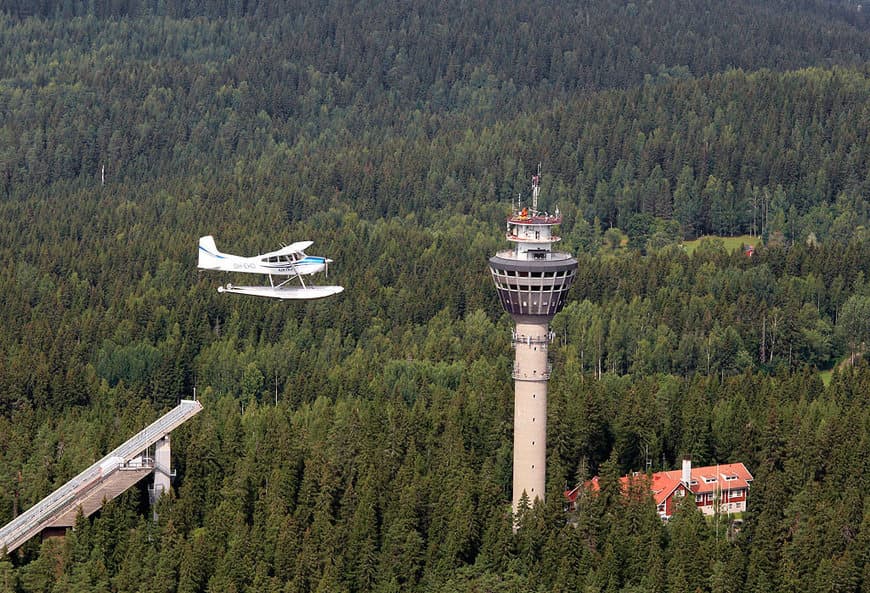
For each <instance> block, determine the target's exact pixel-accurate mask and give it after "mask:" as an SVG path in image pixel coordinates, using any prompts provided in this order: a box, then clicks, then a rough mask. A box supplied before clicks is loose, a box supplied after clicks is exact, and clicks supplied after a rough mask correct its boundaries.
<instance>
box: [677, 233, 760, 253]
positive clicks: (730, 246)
mask: <svg viewBox="0 0 870 593" xmlns="http://www.w3.org/2000/svg"><path fill="white" fill-rule="evenodd" d="M704 239H719V240H720V241H722V244H723V245H724V246H725V249H726V250H728V251H734V250H735V249H740V246H741V245H758V244H759V243H760V242H761V238H760V237H753V236H752V235H740V236H739V237H719V236H716V235H705V236H703V237H699V238H697V239H695V240H694V241H683V249H685V250H686V253H688V254H689V255H691V254H692V253H693V252H694V251H695V249H697V248H698V245H700V244H701V241H703V240H704Z"/></svg>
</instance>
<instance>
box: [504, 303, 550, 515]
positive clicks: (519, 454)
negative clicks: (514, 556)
mask: <svg viewBox="0 0 870 593" xmlns="http://www.w3.org/2000/svg"><path fill="white" fill-rule="evenodd" d="M548 321H549V318H547V317H543V318H534V317H528V318H525V319H518V320H517V323H516V331H515V333H514V371H513V378H514V475H513V510H514V513H515V514H516V512H517V509H518V508H519V505H520V499H521V498H522V496H523V493H525V494H526V496H527V498H528V501H529V503H530V504H531V503H533V502H534V500H535V498H540V499H542V500H543V498H544V490H545V486H546V467H547V379H548V378H549V376H550V367H549V363H548V361H547V345H548V343H549V340H548V334H549V326H548Z"/></svg>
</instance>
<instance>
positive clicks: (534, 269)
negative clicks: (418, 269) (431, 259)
mask: <svg viewBox="0 0 870 593" xmlns="http://www.w3.org/2000/svg"><path fill="white" fill-rule="evenodd" d="M540 181H541V174H540V166H539V167H538V174H537V175H535V176H534V177H532V207H531V209H529V208H522V207H521V204H520V203H519V202H518V203H517V205H516V208H512V213H511V215H510V216H509V217H508V219H507V237H506V238H507V240H508V241H510V242H511V243H513V249H511V250H509V251H502V252H499V253H497V254H496V255H495V256H494V257H492V258H490V260H489V268H490V270H491V271H492V279H493V281H494V282H495V287H496V289H497V290H498V296H499V299H500V300H501V304H502V306H503V307H504V308H505V310H506V311H507V312H508V313H510V314H511V317H513V319H514V322H515V323H516V327H515V329H514V331H513V340H512V341H513V347H514V351H515V352H514V367H513V378H514V476H513V512H514V515H515V516H516V513H517V509H518V508H519V502H520V499H521V498H522V495H523V492H525V493H526V495H527V496H528V499H529V502H530V503H533V502H534V500H535V499H536V498H540V499H541V500H543V499H544V488H545V485H546V463H547V380H548V379H549V378H550V364H549V363H548V361H547V351H548V347H549V344H550V341H551V339H552V334H551V332H550V320H552V319H553V316H554V315H555V314H556V313H558V312H559V311H561V309H562V307H563V306H564V305H565V299H566V297H567V295H568V289H569V288H570V287H571V284H572V283H573V282H574V278H575V277H576V275H577V260H576V259H574V258H573V257H572V256H571V254H569V253H560V252H557V251H552V249H551V248H552V245H553V243H556V242H557V241H559V240H560V238H559V237H557V236H556V235H554V234H553V232H552V230H553V227H554V226H555V225H557V224H559V223H560V222H562V217H561V216H560V215H559V211H558V209H557V210H556V213H555V214H549V213H542V212H539V211H538V194H539V192H540V189H541V186H540Z"/></svg>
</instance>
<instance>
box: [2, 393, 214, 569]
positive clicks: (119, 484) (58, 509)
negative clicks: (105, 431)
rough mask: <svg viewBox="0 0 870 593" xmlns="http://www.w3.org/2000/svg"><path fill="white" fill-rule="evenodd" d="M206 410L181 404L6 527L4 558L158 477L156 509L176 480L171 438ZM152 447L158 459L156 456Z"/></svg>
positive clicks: (153, 495) (196, 404)
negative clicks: (30, 540) (172, 463)
mask: <svg viewBox="0 0 870 593" xmlns="http://www.w3.org/2000/svg"><path fill="white" fill-rule="evenodd" d="M200 410H202V404H200V403H199V402H198V401H195V400H188V399H183V400H181V402H180V403H179V404H178V405H177V406H176V407H175V408H173V409H172V410H170V411H169V412H167V413H166V414H164V415H163V416H161V417H160V418H158V419H157V420H155V421H154V422H153V423H151V424H150V425H149V426H148V427H146V428H145V429H144V430H142V431H141V432H139V433H137V434H136V435H134V436H133V437H132V438H130V439H129V440H127V441H126V442H125V443H123V444H122V445H120V446H119V447H117V448H116V449H114V450H113V451H112V452H111V453H109V454H108V455H106V456H105V457H103V458H102V459H100V460H99V461H97V462H96V463H94V464H93V465H91V466H90V467H89V468H87V469H86V470H84V471H83V472H82V473H80V474H79V475H77V476H76V477H74V478H73V479H71V480H70V481H69V482H67V483H66V484H64V485H63V486H61V487H60V488H58V489H57V490H55V491H54V492H52V493H51V494H49V495H48V496H46V497H45V498H44V499H42V500H41V501H39V502H38V503H36V504H35V505H33V506H32V507H30V508H29V509H27V510H26V511H24V512H23V513H21V514H20V515H18V516H17V517H16V518H15V519H13V520H12V521H11V522H9V523H8V524H6V525H4V526H3V527H0V559H2V557H3V551H4V550H5V551H6V552H7V553H8V552H12V551H13V550H15V549H16V548H18V547H19V546H21V545H22V544H24V543H25V542H26V541H27V540H29V539H30V538H32V537H34V536H37V535H39V534H40V533H43V532H46V533H49V532H55V531H57V530H61V531H62V530H65V529H66V528H69V527H73V526H74V525H75V524H76V517H77V515H78V512H79V511H81V512H82V514H83V515H84V516H85V517H89V516H91V515H92V514H93V513H95V512H97V511H98V510H99V509H101V508H102V506H103V503H104V502H105V501H107V500H112V499H113V498H115V497H117V496H119V495H120V494H121V493H123V492H124V491H125V490H127V489H128V488H130V487H132V486H133V485H135V484H136V483H137V482H138V481H139V480H141V479H142V478H144V477H145V476H148V475H150V474H154V485H153V487H149V489H148V490H149V494H150V499H151V504H152V505H154V504H155V503H156V502H157V501H158V500H159V499H160V497H161V496H162V495H163V493H164V492H166V491H168V490H169V481H170V478H171V477H172V476H173V472H172V468H171V467H170V465H169V464H170V446H169V434H170V433H171V432H172V431H173V430H175V429H176V428H178V427H179V426H181V425H182V424H184V423H185V422H187V421H188V420H189V419H191V418H193V417H194V416H196V415H197V414H198V413H199V412H200ZM152 447H153V455H151V454H150V453H151V448H152Z"/></svg>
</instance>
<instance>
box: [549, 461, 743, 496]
mask: <svg viewBox="0 0 870 593" xmlns="http://www.w3.org/2000/svg"><path fill="white" fill-rule="evenodd" d="M634 477H639V478H644V477H645V476H644V475H643V474H632V475H630V476H623V477H621V478H620V479H619V482H620V484H621V485H622V491H623V492H627V491H628V486H629V484H630V480H631V479H632V478H634ZM681 478H682V471H681V470H678V469H675V470H671V471H667V472H657V473H654V474H653V475H652V476H651V481H650V490H651V491H652V494H653V498H655V501H656V504H661V503H662V502H664V501H665V500H666V499H667V498H668V496H670V495H671V493H672V492H673V491H674V490H676V489H677V487H678V486H679V485H680V483H681V481H680V480H681ZM705 478H706V479H705ZM729 478H730V479H729ZM691 481H692V483H691V484H690V489H691V491H692V493H693V494H703V493H706V492H715V491H717V490H719V491H722V490H735V489H740V488H746V487H747V486H748V485H749V483H750V482H752V474H750V473H749V470H748V469H746V466H745V465H743V464H742V463H724V464H720V465H708V466H705V467H693V468H692V473H691ZM586 488H588V489H589V490H591V491H593V492H598V490H599V489H600V485H599V483H598V476H595V477H594V478H592V479H591V480H589V481H588V482H586ZM579 490H580V488H579V487H577V488H574V489H572V490H568V491H566V492H565V497H566V498H567V499H568V500H569V501H571V502H574V500H576V498H577V494H578V493H579Z"/></svg>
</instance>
